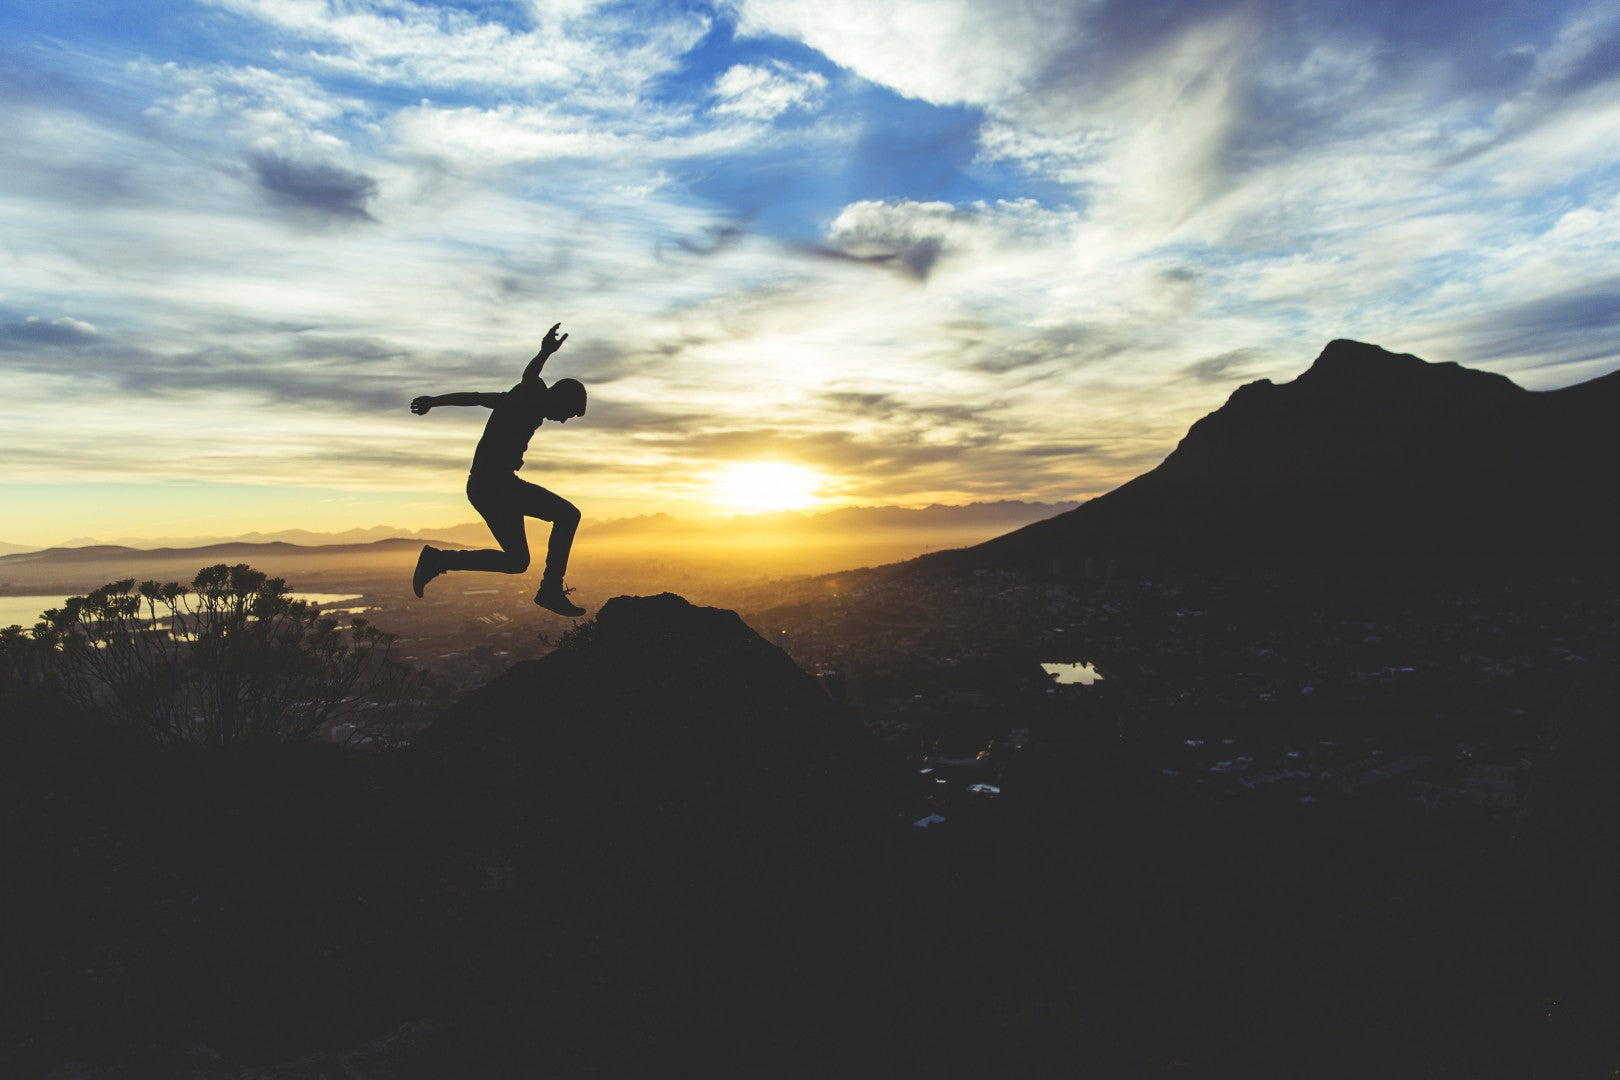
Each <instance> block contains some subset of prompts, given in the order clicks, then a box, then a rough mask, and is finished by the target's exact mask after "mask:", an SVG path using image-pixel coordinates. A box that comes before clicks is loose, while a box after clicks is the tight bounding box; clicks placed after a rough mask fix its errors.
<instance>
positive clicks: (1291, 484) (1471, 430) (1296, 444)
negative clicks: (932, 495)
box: [909, 340, 1620, 572]
mask: <svg viewBox="0 0 1620 1080" xmlns="http://www.w3.org/2000/svg"><path fill="white" fill-rule="evenodd" d="M1617 429H1620V372H1614V373H1611V374H1609V375H1605V376H1602V377H1601V378H1597V379H1593V380H1591V381H1589V382H1585V383H1581V384H1579V385H1576V386H1570V387H1566V388H1564V389H1561V390H1553V391H1544V392H1532V391H1528V390H1525V389H1523V388H1521V387H1519V386H1517V385H1516V384H1514V383H1513V382H1511V381H1510V380H1508V379H1507V378H1505V377H1503V376H1501V375H1496V374H1491V373H1488V372H1483V371H1478V370H1473V369H1469V368H1463V367H1459V366H1458V365H1457V364H1454V363H1439V364H1431V363H1428V362H1426V361H1424V360H1421V359H1419V358H1418V357H1416V356H1411V355H1406V354H1396V353H1391V352H1388V351H1386V350H1384V349H1381V348H1379V347H1378V346H1376V345H1368V344H1364V343H1361V342H1356V341H1343V340H1341V341H1334V342H1331V343H1330V344H1329V345H1328V346H1327V348H1325V349H1324V350H1323V351H1322V353H1321V355H1320V356H1318V357H1317V358H1316V361H1315V362H1314V363H1313V364H1312V365H1311V367H1310V369H1309V370H1308V371H1306V372H1305V373H1304V374H1303V375H1301V376H1299V377H1298V378H1297V379H1294V380H1293V381H1292V382H1287V383H1282V384H1273V383H1272V382H1271V381H1270V380H1266V379H1262V380H1260V381H1258V382H1253V383H1249V384H1247V385H1245V386H1242V387H1240V388H1239V389H1238V390H1237V391H1235V392H1234V393H1233V394H1232V396H1231V397H1230V398H1229V399H1228V400H1227V402H1226V404H1225V405H1223V406H1222V407H1221V408H1219V409H1217V410H1216V411H1215V412H1213V413H1211V414H1209V415H1208V416H1206V417H1204V418H1203V419H1202V420H1199V421H1198V422H1197V423H1195V424H1194V425H1193V426H1192V428H1191V429H1190V430H1189V431H1188V432H1187V435H1186V437H1185V438H1184V439H1182V441H1181V443H1180V444H1179V445H1178V446H1177V447H1176V449H1175V451H1174V452H1173V453H1171V454H1170V456H1169V457H1168V458H1166V459H1165V461H1164V462H1163V463H1162V464H1160V465H1159V466H1158V467H1157V468H1155V469H1153V470H1151V471H1150V472H1147V473H1144V474H1143V475H1141V476H1139V477H1137V478H1136V479H1134V480H1131V481H1130V482H1128V483H1126V484H1124V485H1122V486H1121V487H1119V488H1116V489H1115V490H1113V491H1110V492H1108V493H1107V494H1105V495H1102V496H1099V497H1098V498H1095V499H1092V500H1090V501H1089V502H1086V503H1085V504H1083V505H1081V506H1080V507H1078V508H1076V509H1074V510H1071V511H1068V512H1066V513H1063V514H1059V515H1057V516H1055V517H1052V518H1050V519H1048V520H1044V521H1040V522H1036V523H1034V524H1031V525H1028V526H1025V527H1023V528H1021V529H1017V530H1015V531H1013V532H1011V533H1008V534H1006V535H1004V536H999V537H996V538H995V539H992V540H989V541H987V542H984V543H981V544H978V545H976V546H974V547H971V548H967V549H964V550H959V551H946V552H939V553H935V554H932V555H925V556H922V557H921V558H920V559H917V560H915V561H914V562H913V563H912V564H910V567H909V569H911V570H917V571H925V572H932V571H957V570H963V569H983V568H997V567H1000V568H1009V569H1026V570H1042V571H1050V570H1053V569H1056V570H1058V571H1059V572H1064V571H1068V572H1075V571H1077V570H1079V569H1081V568H1082V567H1083V564H1084V562H1085V560H1088V559H1089V560H1092V561H1093V565H1094V566H1096V565H1097V564H1098V563H1106V561H1116V562H1117V563H1119V564H1121V565H1122V566H1129V567H1132V568H1135V569H1141V568H1145V567H1152V566H1156V567H1166V566H1171V567H1177V566H1179V567H1205V568H1208V567H1221V566H1229V567H1237V566H1285V565H1286V566H1295V567H1298V566H1315V567H1321V568H1332V567H1347V568H1353V567H1356V566H1363V565H1370V566H1391V565H1399V564H1403V563H1404V564H1407V565H1412V566H1418V565H1422V566H1430V567H1438V566H1444V565H1447V564H1456V565H1470V566H1480V565H1495V566H1498V567H1509V568H1511V567H1512V566H1514V565H1521V566H1523V565H1524V564H1526V563H1528V562H1535V563H1537V564H1540V565H1543V566H1552V567H1556V565H1558V564H1560V563H1564V562H1589V561H1591V560H1602V559H1612V557H1613V553H1614V552H1615V551H1616V550H1620V530H1617V526H1616V524H1615V521H1616V518H1617V515H1616V514H1615V513H1614V502H1615V498H1614V483H1615V475H1616V466H1617V465H1620V438H1617V437H1616V434H1615V433H1616V431H1617ZM1526 568H1529V567H1526Z"/></svg>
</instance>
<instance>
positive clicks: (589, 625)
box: [557, 619, 596, 651]
mask: <svg viewBox="0 0 1620 1080" xmlns="http://www.w3.org/2000/svg"><path fill="white" fill-rule="evenodd" d="M595 640H596V620H595V619H581V620H580V621H578V622H576V623H574V625H572V626H570V627H569V628H568V629H567V630H564V631H563V632H562V636H561V637H559V638H558V639H557V649H558V651H567V650H569V649H578V648H582V647H584V646H587V645H589V644H590V643H591V642H593V641H595Z"/></svg>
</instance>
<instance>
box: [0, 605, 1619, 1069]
mask: <svg viewBox="0 0 1620 1080" xmlns="http://www.w3.org/2000/svg"><path fill="white" fill-rule="evenodd" d="M1589 659H1592V660H1593V661H1594V662H1593V663H1589V664H1586V665H1584V666H1583V668H1582V669H1581V672H1580V673H1579V674H1578V675H1574V676H1571V677H1570V678H1569V679H1568V680H1566V681H1565V683H1564V684H1563V686H1562V689H1561V690H1559V691H1558V692H1557V695H1556V697H1557V700H1555V701H1550V702H1548V712H1547V717H1548V719H1547V722H1546V724H1545V727H1544V738H1543V742H1542V744H1541V751H1540V754H1539V757H1538V763H1537V766H1536V768H1535V770H1534V774H1533V777H1532V779H1531V782H1530V787H1529V791H1528V793H1527V795H1526V797H1525V798H1524V800H1523V802H1522V805H1521V806H1520V807H1519V808H1518V809H1517V810H1515V811H1514V812H1512V813H1508V814H1503V813H1501V812H1486V811H1483V810H1481V809H1478V808H1472V807H1465V806H1451V807H1438V808H1428V809H1424V808H1420V807H1416V806H1415V805H1414V804H1413V803H1412V802H1411V801H1410V800H1409V799H1404V798H1396V797H1384V796H1382V795H1379V794H1377V793H1374V794H1371V795H1368V796H1367V797H1358V798H1354V799H1344V800H1340V801H1337V802H1332V801H1329V802H1324V803H1312V804H1310V805H1305V804H1300V803H1299V802H1297V800H1289V801H1287V802H1266V801H1264V800H1243V799H1227V798H1211V797H1209V795H1208V793H1207V792H1205V791H1203V790H1202V789H1199V788H1195V787H1191V786H1187V785H1179V786H1178V785H1173V784H1172V785H1166V784H1163V783H1158V782H1155V783H1148V782H1146V781H1144V780H1143V779H1142V777H1144V776H1147V775H1150V774H1152V775H1155V776H1156V774H1157V770H1156V769H1147V768H1144V767H1143V765H1144V761H1143V759H1144V757H1151V756H1152V755H1153V754H1156V753H1158V752H1159V750H1158V748H1157V745H1156V744H1149V743H1144V742H1139V741H1137V740H1133V739H1130V738H1115V739H1113V740H1107V739H1101V740H1097V739H1093V740H1089V741H1085V742H1083V743H1079V744H1075V745H1074V746H1070V747H1067V748H1063V747H1059V748H1056V749H1051V750H1050V751H1049V752H1045V753H1040V754H1031V755H1030V756H1028V757H1027V758H1025V759H1021V760H1019V761H1016V762H1015V763H1014V764H1012V765H1010V766H1009V767H1008V768H1007V769H1006V770H1005V771H1004V772H1003V774H1002V780H1003V783H1002V785H1001V786H1002V791H1003V793H1002V795H1001V796H1000V797H999V798H996V799H993V800H986V801H982V802H980V803H976V804H973V805H972V806H971V807H963V808H962V810H961V812H960V813H953V814H952V816H951V818H950V820H949V822H948V824H947V826H946V827H943V828H931V829H918V828H915V827H914V826H913V825H912V824H911V823H910V821H909V820H908V818H909V815H905V816H900V815H899V814H898V811H899V810H902V809H904V807H905V805H906V799H907V798H909V789H907V787H906V785H907V784H908V783H909V772H908V769H907V767H906V766H905V765H904V764H903V763H900V762H898V761H896V760H894V759H893V758H892V757H890V756H889V755H887V754H886V753H885V751H884V749H883V748H882V747H881V746H879V745H877V744H876V743H874V742H872V741H870V740H869V739H868V738H867V737H866V735H865V734H864V733H863V732H862V731H860V730H858V728H857V726H856V725H855V724H854V722H853V721H852V720H850V718H849V717H848V716H847V715H845V714H844V713H842V712H841V711H839V710H838V709H837V708H835V707H833V705H832V704H831V701H830V699H829V698H827V696H826V695H825V693H824V692H823V691H822V690H821V689H820V688H819V687H817V686H816V685H815V684H814V682H813V681H812V680H810V679H809V677H808V676H805V675H803V673H802V672H799V671H798V670H797V669H796V668H794V667H793V666H792V665H791V663H789V662H788V661H787V660H786V657H785V656H783V654H781V653H780V652H779V651H778V650H776V649H774V648H772V647H770V646H767V645H765V644H764V642H762V641H761V640H760V639H759V638H758V637H757V636H756V635H754V634H753V633H752V632H751V631H748V630H747V629H746V628H744V627H742V625H741V623H740V622H738V621H736V620H735V619H734V618H727V617H725V616H724V615H722V614H718V613H710V612H707V611H704V610H703V609H688V608H684V607H683V606H682V605H681V604H680V603H679V602H678V601H670V602H666V603H662V604H655V605H652V606H642V607H635V606H628V605H621V607H620V608H619V609H618V614H617V615H613V616H610V615H609V613H608V612H606V611H604V613H603V615H602V617H601V619H600V620H599V622H598V624H596V629H595V630H594V631H591V632H588V633H586V634H583V635H580V636H579V638H578V639H577V640H576V641H574V642H572V643H571V645H570V647H569V648H567V649H564V650H560V651H559V653H557V654H556V655H554V656H552V657H548V658H546V659H544V660H541V661H538V662H535V663H533V664H528V665H519V666H518V667H517V668H514V669H513V670H512V671H511V672H509V673H508V674H507V675H506V676H504V677H503V678H502V679H500V680H498V681H497V682H496V683H495V684H492V685H491V686H490V687H489V688H487V689H486V690H485V691H482V692H480V693H479V694H476V695H474V696H473V697H471V698H469V699H467V700H466V701H464V702H463V703H462V705H461V706H460V707H459V708H458V710H456V711H455V712H453V713H452V714H451V715H449V716H447V717H446V718H444V719H443V720H442V721H441V723H440V724H439V725H437V726H436V734H434V735H432V736H431V737H429V738H427V739H425V740H422V741H420V742H419V743H418V744H417V745H416V746H413V747H411V748H409V749H408V750H400V751H392V752H387V753H370V754H368V753H361V752H344V751H338V750H335V749H331V748H325V747H313V746H311V747H296V748H288V749H280V750H265V751H258V752H251V753H236V754H230V755H222V754H209V753H202V752H196V751H184V750H169V751H160V750H150V749H149V750H128V749H124V750H117V751H114V750H112V749H110V748H108V747H106V746H105V745H102V744H98V743H95V742H85V741H82V740H79V741H64V740H62V739H60V738H56V737H54V736H51V735H48V734H43V733H41V732H39V731H38V730H37V726H35V725H30V724H27V723H24V722H21V721H20V720H17V719H16V718H14V719H13V723H14V725H15V732H16V734H15V738H14V740H13V743H14V745H13V747H12V749H11V750H10V752H8V753H6V754H5V756H4V758H3V762H0V781H3V789H0V797H3V800H4V801H3V812H4V822H5V832H6V841H5V855H4V859H5V867H4V874H3V886H0V887H3V889H4V907H5V911H6V919H5V940H4V948H5V955H4V957H3V963H4V969H5V971H6V973H7V974H6V977H5V990H6V995H7V1000H6V1002H5V1003H4V1009H3V1018H0V1035H3V1045H4V1054H5V1057H4V1059H3V1060H0V1072H4V1074H5V1075H7V1076H19V1077H34V1076H39V1077H44V1076H55V1077H60V1078H67V1077H101V1078H115V1077H133V1076H195V1077H240V1076H260V1077H315V1076H331V1077H357V1076H365V1077H379V1078H380V1077H398V1078H403V1077H424V1078H426V1077H448V1076H479V1075H483V1076H495V1077H506V1076H558V1077H571V1076H604V1077H618V1076H632V1075H650V1074H654V1073H657V1074H659V1075H690V1074H694V1072H695V1071H701V1072H703V1073H705V1074H708V1075H719V1076H733V1075H735V1076H762V1075H768V1076H829V1075H855V1076H861V1075H885V1076H941V1075H952V1076H955V1075H964V1076H965V1075H980V1074H984V1073H994V1074H999V1075H1006V1076H1075V1075H1096V1076H1160V1075H1175V1076H1278V1077H1281V1076H1290V1077H1293V1076H1313V1077H1365V1076H1373V1075H1379V1076H1407V1077H1449V1076H1455V1077H1504V1078H1506V1077H1515V1078H1519V1077H1594V1078H1595V1077H1613V1076H1615V1075H1616V1067H1617V1065H1620V977H1617V976H1616V974H1615V973H1616V972H1617V971H1620V929H1617V923H1620V917H1617V914H1616V913H1617V911H1620V889H1617V874H1616V869H1617V865H1620V850H1617V822H1620V811H1617V805H1620V803H1617V798H1616V794H1615V792H1616V785H1615V769H1616V762H1617V761H1620V736H1617V728H1616V722H1615V717H1614V708H1613V706H1614V704H1615V703H1616V701H1620V687H1617V685H1616V675H1615V670H1616V666H1615V664H1613V663H1612V660H1613V659H1614V658H1613V657H1612V656H1594V657H1591V658H1589ZM1148 764H1152V762H1148Z"/></svg>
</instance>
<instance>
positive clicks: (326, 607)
mask: <svg viewBox="0 0 1620 1080" xmlns="http://www.w3.org/2000/svg"><path fill="white" fill-rule="evenodd" d="M293 596H295V597H296V598H298V599H299V600H308V601H309V602H310V603H312V604H319V605H320V606H321V610H322V611H323V612H324V613H326V614H329V615H336V614H338V613H339V610H341V611H344V612H361V611H364V610H365V609H364V608H359V607H353V606H350V607H345V608H342V609H339V610H334V605H338V604H345V605H353V604H354V602H355V601H356V600H358V599H360V598H359V597H358V596H355V595H354V594H353V593H306V592H301V593H293ZM67 599H68V598H67V597H65V596H0V626H23V627H28V626H33V625H34V624H35V623H37V622H38V621H39V617H40V615H41V614H43V613H44V612H45V611H47V610H48V609H50V608H59V607H61V606H62V605H63V604H65V603H67Z"/></svg>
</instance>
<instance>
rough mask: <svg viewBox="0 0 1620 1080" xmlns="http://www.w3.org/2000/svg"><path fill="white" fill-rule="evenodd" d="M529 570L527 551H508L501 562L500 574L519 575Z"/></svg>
mask: <svg viewBox="0 0 1620 1080" xmlns="http://www.w3.org/2000/svg"><path fill="white" fill-rule="evenodd" d="M528 568H529V553H528V552H527V551H509V552H507V553H506V558H504V559H502V560H501V573H503V574H521V573H523V571H525V570H527V569H528Z"/></svg>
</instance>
